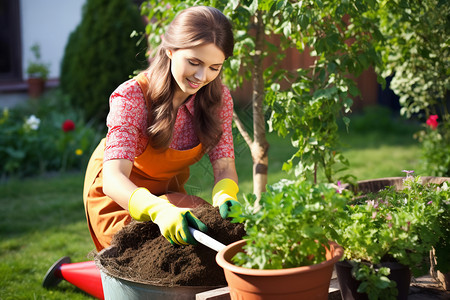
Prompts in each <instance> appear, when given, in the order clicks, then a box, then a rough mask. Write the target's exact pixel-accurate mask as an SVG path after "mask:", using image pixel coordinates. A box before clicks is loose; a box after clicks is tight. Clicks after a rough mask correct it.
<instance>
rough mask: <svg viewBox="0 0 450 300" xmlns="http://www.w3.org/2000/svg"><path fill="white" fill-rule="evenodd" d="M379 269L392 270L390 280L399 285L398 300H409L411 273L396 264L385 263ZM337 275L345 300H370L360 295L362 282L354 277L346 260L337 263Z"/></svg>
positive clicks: (404, 267) (405, 267)
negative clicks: (359, 287) (359, 289)
mask: <svg viewBox="0 0 450 300" xmlns="http://www.w3.org/2000/svg"><path fill="white" fill-rule="evenodd" d="M377 267H388V268H389V269H390V270H391V274H389V276H388V278H389V279H390V280H393V281H395V282H396V284H397V290H398V295H397V299H398V300H406V299H408V293H409V285H410V283H411V271H410V269H409V268H408V267H407V266H405V265H402V264H399V263H396V262H385V263H381V264H380V265H377V266H375V268H377ZM336 274H337V278H338V282H339V287H340V290H341V296H342V299H343V300H368V299H369V298H368V296H367V294H363V293H358V292H357V290H358V286H359V285H360V284H361V281H358V280H356V279H355V278H354V277H353V276H352V265H351V264H350V263H349V262H348V261H346V260H344V261H339V262H337V263H336Z"/></svg>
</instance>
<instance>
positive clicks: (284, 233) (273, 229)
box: [232, 179, 346, 269]
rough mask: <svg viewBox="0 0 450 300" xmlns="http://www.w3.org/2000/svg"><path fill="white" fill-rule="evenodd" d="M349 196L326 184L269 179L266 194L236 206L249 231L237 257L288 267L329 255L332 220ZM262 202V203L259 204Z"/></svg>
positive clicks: (249, 263)
mask: <svg viewBox="0 0 450 300" xmlns="http://www.w3.org/2000/svg"><path fill="white" fill-rule="evenodd" d="M345 203H346V198H345V197H344V196H343V195H342V194H341V193H338V192H336V189H335V188H334V187H331V186H330V185H326V184H313V183H310V182H308V181H305V180H296V181H291V180H286V179H282V180H280V181H279V182H277V183H275V184H273V185H269V186H268V188H267V192H264V193H262V194H261V199H260V201H259V204H256V196H255V195H250V194H249V195H247V196H245V197H244V203H243V206H242V208H241V210H237V211H235V212H233V214H232V216H233V217H234V221H236V222H242V223H243V224H244V226H245V230H246V233H247V235H246V236H245V237H244V239H246V240H247V244H246V245H245V246H244V249H245V253H244V252H241V253H238V254H237V255H236V256H235V257H234V258H233V261H234V262H235V263H236V264H237V265H240V266H243V267H246V268H254V269H285V268H292V267H299V266H307V265H312V264H316V263H319V262H321V261H324V260H325V247H324V246H326V245H328V241H329V240H328V238H329V237H330V236H331V237H335V234H334V233H333V230H332V227H331V226H330V224H331V223H332V222H333V220H334V219H336V218H338V217H339V216H340V214H341V213H342V211H343V208H344V205H345ZM258 205H259V206H258Z"/></svg>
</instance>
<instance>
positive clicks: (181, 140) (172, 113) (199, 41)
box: [83, 6, 239, 251]
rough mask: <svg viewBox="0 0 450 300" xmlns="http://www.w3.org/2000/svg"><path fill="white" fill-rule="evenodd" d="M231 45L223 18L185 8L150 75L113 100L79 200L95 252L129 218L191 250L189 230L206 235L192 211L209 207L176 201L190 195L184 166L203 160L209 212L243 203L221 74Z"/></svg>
mask: <svg viewBox="0 0 450 300" xmlns="http://www.w3.org/2000/svg"><path fill="white" fill-rule="evenodd" d="M233 46H234V40H233V34H232V30H231V24H230V22H229V21H228V19H227V18H226V17H225V16H224V15H223V14H222V13H221V12H220V11H219V10H217V9H215V8H211V7H204V6H199V7H192V8H188V9H186V10H184V11H182V12H181V13H180V14H179V15H178V16H177V17H176V18H175V19H174V20H173V21H172V23H171V24H170V25H169V27H168V30H167V32H166V33H165V35H164V38H163V41H162V43H161V45H160V46H159V47H158V49H157V52H156V56H155V57H154V59H153V60H152V62H151V65H150V66H149V68H148V69H147V70H146V71H144V72H142V73H141V74H139V75H138V76H137V77H136V78H134V79H131V80H129V81H127V82H125V83H123V84H122V85H120V86H119V87H118V88H117V89H116V90H115V91H114V92H113V93H112V95H111V97H110V101H109V102H110V112H109V114H108V117H107V126H108V133H107V135H106V138H105V139H103V140H102V141H101V142H100V144H99V145H98V147H97V149H96V150H95V151H94V153H93V155H92V157H91V159H90V161H89V164H88V168H87V171H86V177H85V184H84V193H83V196H84V197H83V198H84V204H85V209H86V216H87V220H88V225H89V230H90V232H91V236H92V238H93V240H94V243H95V245H96V248H97V250H99V251H100V250H101V249H103V248H105V247H108V246H109V245H110V243H111V239H112V237H113V235H114V234H115V233H116V232H117V231H119V230H120V229H121V228H122V227H123V226H124V225H126V224H128V223H129V222H130V221H131V219H132V218H134V219H136V220H139V221H148V220H152V221H153V222H154V223H156V224H157V225H158V226H159V228H160V230H161V233H162V235H164V236H165V237H166V238H167V239H168V240H169V242H171V243H172V244H179V245H186V244H194V243H195V240H194V238H193V237H192V236H191V234H190V233H189V230H188V225H189V226H192V227H194V228H196V229H199V230H202V231H206V229H207V228H206V226H205V225H204V224H203V223H202V222H200V221H199V220H198V219H197V218H196V217H195V216H194V215H193V214H192V212H190V210H189V208H193V207H196V206H199V205H202V204H204V203H205V202H204V200H202V199H200V198H198V197H194V196H188V195H186V196H185V197H179V195H180V193H182V194H186V191H185V190H184V187H183V186H184V184H185V183H186V181H187V179H188V178H189V166H190V165H192V164H193V163H195V162H197V161H199V160H200V159H201V157H202V156H203V155H204V154H205V153H207V154H208V155H209V158H210V161H211V163H212V167H213V173H214V180H215V181H214V182H215V185H214V188H213V195H212V200H213V205H214V206H217V207H219V208H220V213H221V215H222V217H223V218H226V217H227V215H228V210H229V208H230V207H231V206H233V205H239V202H238V201H237V198H236V194H237V192H238V190H239V189H238V185H237V182H238V178H237V174H236V169H235V163H234V150H233V139H232V135H231V122H232V110H233V102H232V99H231V95H230V92H229V90H228V89H227V88H226V87H224V86H223V85H222V84H221V80H220V76H219V75H220V73H221V69H222V65H223V63H224V61H225V59H227V58H228V57H229V56H231V55H232V53H233ZM175 196H177V197H175ZM186 207H187V208H186Z"/></svg>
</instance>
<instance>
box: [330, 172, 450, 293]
mask: <svg viewBox="0 0 450 300" xmlns="http://www.w3.org/2000/svg"><path fill="white" fill-rule="evenodd" d="M406 172H408V175H407V177H406V178H396V180H393V179H391V180H390V181H391V182H396V183H397V184H392V185H389V186H386V187H385V188H382V189H381V190H379V191H378V189H376V188H375V187H377V186H378V185H377V184H376V183H375V182H372V183H370V185H371V187H372V188H375V190H373V192H370V191H367V190H366V191H365V193H363V194H358V195H357V196H352V195H351V194H352V193H351V192H350V191H346V193H348V194H347V197H349V198H353V200H352V201H350V202H349V203H348V205H347V207H346V210H345V212H346V214H347V217H344V218H339V219H338V220H337V221H338V222H337V223H335V224H333V227H334V228H335V230H336V231H337V233H338V237H337V239H336V242H338V243H339V244H340V245H342V247H344V249H345V255H344V258H345V260H344V261H343V262H339V263H337V264H336V271H337V276H338V281H339V285H340V288H341V295H342V297H343V298H344V299H407V297H408V289H409V285H410V277H411V273H412V274H413V275H416V276H417V275H422V274H425V273H426V272H427V271H428V270H427V268H428V265H429V264H428V261H429V251H430V250H431V249H432V247H433V246H435V245H437V244H438V242H439V240H440V238H441V237H442V236H443V233H444V232H445V231H446V230H449V228H445V227H448V222H447V223H445V222H440V221H439V220H440V216H442V215H445V214H448V211H447V212H444V204H443V203H444V202H445V201H448V200H447V199H448V198H449V193H450V192H449V189H448V185H447V183H445V182H444V183H442V184H436V183H430V182H428V183H425V182H424V181H425V180H423V179H422V178H421V177H413V176H412V175H410V174H409V173H410V172H411V171H406ZM360 185H361V183H360Z"/></svg>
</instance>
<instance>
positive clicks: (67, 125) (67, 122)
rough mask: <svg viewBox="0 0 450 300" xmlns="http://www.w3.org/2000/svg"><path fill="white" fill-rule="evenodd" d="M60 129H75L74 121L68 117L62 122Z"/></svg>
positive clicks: (65, 130)
mask: <svg viewBox="0 0 450 300" xmlns="http://www.w3.org/2000/svg"><path fill="white" fill-rule="evenodd" d="M62 130H63V131H64V132H68V131H72V130H75V123H74V122H73V121H72V120H70V119H67V120H65V121H64V123H63V124H62Z"/></svg>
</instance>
